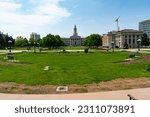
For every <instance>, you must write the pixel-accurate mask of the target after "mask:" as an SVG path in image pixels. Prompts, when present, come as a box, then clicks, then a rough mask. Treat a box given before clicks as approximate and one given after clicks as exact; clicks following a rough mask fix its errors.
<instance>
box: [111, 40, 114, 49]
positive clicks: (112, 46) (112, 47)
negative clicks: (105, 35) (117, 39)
mask: <svg viewBox="0 0 150 117" xmlns="http://www.w3.org/2000/svg"><path fill="white" fill-rule="evenodd" d="M111 49H112V52H114V41H112V42H111Z"/></svg>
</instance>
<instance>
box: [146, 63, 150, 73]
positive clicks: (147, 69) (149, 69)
mask: <svg viewBox="0 0 150 117" xmlns="http://www.w3.org/2000/svg"><path fill="white" fill-rule="evenodd" d="M146 71H148V72H150V64H149V65H147V68H146Z"/></svg>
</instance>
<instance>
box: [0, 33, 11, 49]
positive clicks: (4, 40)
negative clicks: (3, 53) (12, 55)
mask: <svg viewBox="0 0 150 117" xmlns="http://www.w3.org/2000/svg"><path fill="white" fill-rule="evenodd" d="M8 41H12V44H11V45H12V46H13V45H14V39H13V38H12V37H11V36H9V35H8V34H6V35H4V34H2V33H0V48H5V47H8V46H9V43H8Z"/></svg>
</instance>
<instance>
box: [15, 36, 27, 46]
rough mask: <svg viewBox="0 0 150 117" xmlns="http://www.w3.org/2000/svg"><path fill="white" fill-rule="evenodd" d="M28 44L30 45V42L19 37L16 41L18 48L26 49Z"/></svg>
mask: <svg viewBox="0 0 150 117" xmlns="http://www.w3.org/2000/svg"><path fill="white" fill-rule="evenodd" d="M27 43H28V40H27V39H26V38H23V37H18V38H17V39H16V40H15V46H16V47H25V46H27Z"/></svg>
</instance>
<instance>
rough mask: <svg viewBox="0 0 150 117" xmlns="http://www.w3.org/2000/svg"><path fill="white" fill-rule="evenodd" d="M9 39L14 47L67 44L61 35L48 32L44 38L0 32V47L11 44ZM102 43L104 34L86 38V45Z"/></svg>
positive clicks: (49, 46) (99, 44) (50, 47)
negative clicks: (15, 36)
mask: <svg viewBox="0 0 150 117" xmlns="http://www.w3.org/2000/svg"><path fill="white" fill-rule="evenodd" d="M9 40H11V41H12V43H11V46H14V47H27V46H30V47H32V46H38V45H39V46H41V47H47V48H49V49H53V48H58V47H61V46H65V43H64V42H63V40H62V38H61V37H60V36H59V35H52V34H48V35H46V36H45V37H43V38H42V39H37V40H36V39H34V38H30V39H27V38H23V37H17V38H16V39H13V38H12V37H11V36H9V35H8V34H6V35H4V34H0V48H1V49H2V48H3V49H4V48H7V47H9V46H10V43H9V42H8V41H9ZM101 45H102V36H101V35H99V34H91V35H90V36H88V37H86V38H85V42H84V46H89V47H91V46H96V47H98V46H101Z"/></svg>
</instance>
